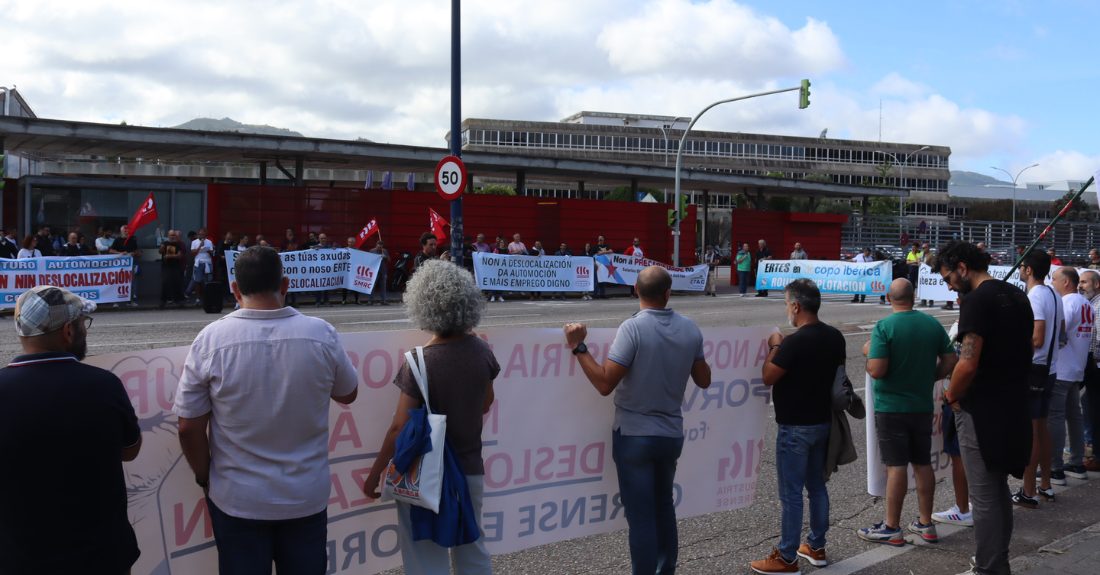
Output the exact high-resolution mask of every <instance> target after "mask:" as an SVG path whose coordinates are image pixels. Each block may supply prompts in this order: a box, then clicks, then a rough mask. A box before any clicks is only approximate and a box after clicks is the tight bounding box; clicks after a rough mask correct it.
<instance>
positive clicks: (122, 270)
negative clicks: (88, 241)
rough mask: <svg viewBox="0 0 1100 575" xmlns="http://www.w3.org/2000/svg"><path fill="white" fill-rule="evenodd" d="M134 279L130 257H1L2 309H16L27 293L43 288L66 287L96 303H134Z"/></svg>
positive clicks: (0, 297)
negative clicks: (17, 258)
mask: <svg viewBox="0 0 1100 575" xmlns="http://www.w3.org/2000/svg"><path fill="white" fill-rule="evenodd" d="M133 279H134V260H133V258H131V257H130V256H74V257H48V258H27V259H22V260H9V259H4V258H0V308H4V307H15V300H17V299H19V296H20V295H22V293H23V292H25V291H27V290H29V289H31V288H32V287H35V286H39V285H52V286H56V287H59V288H65V289H67V290H69V291H71V292H73V293H75V294H77V295H79V296H80V297H82V298H84V299H88V300H91V301H94V302H96V303H114V302H120V301H130V295H131V294H130V282H131V281H132V280H133Z"/></svg>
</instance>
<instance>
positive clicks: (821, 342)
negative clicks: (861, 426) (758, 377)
mask: <svg viewBox="0 0 1100 575" xmlns="http://www.w3.org/2000/svg"><path fill="white" fill-rule="evenodd" d="M784 300H785V302H786V306H787V320H788V321H789V322H790V324H791V325H792V326H794V327H796V328H798V331H796V332H794V333H792V334H790V335H788V336H787V337H783V336H782V335H781V334H780V333H778V332H776V333H774V334H772V336H771V337H770V338H768V359H767V361H766V362H765V363H764V370H763V371H764V373H763V379H764V385H768V386H774V389H775V391H774V393H775V395H774V397H775V403H774V405H775V422H776V423H777V424H779V433H778V434H777V436H776V442H775V467H776V477H777V479H778V481H779V501H780V503H781V507H782V521H781V531H780V533H781V535H780V538H779V545H778V546H777V547H776V548H775V549H774V550H773V551H772V554H771V555H770V556H768V558H767V559H762V560H759V561H753V562H752V563H750V564H749V567H750V568H751V569H752V570H753V571H756V572H757V573H765V574H766V573H799V572H800V571H799V569H798V558H799V557H802V558H803V559H806V560H807V561H809V562H810V563H811V564H812V565H815V566H818V567H824V566H825V565H827V564H828V561H827V559H826V557H825V533H826V532H827V531H828V530H829V492H828V490H826V489H825V456H826V453H827V451H828V448H829V435H830V433H831V428H832V417H833V411H832V391H833V381H834V380H835V379H836V376H837V368H838V367H840V366H843V365H844V360H845V350H844V348H845V342H844V336H843V335H842V334H841V333H840V331H839V330H837V329H836V328H835V327H832V326H830V325H826V324H825V323H823V322H822V321H821V320H820V319H818V316H817V312H818V310H819V309H821V292H820V291H819V290H818V288H817V285H815V284H814V282H813V281H812V280H809V279H806V278H800V279H796V280H794V281H792V282H791V283H789V284H787V287H786V288H785V290H784ZM803 490H805V491H806V492H807V494H808V495H809V501H810V536H809V538H807V539H806V542H805V543H801V539H802V492H803ZM799 543H801V545H799Z"/></svg>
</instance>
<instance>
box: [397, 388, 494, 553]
mask: <svg viewBox="0 0 1100 575" xmlns="http://www.w3.org/2000/svg"><path fill="white" fill-rule="evenodd" d="M409 415H410V416H411V419H409V422H408V423H406V424H405V427H403V428H402V429H401V433H400V434H399V435H398V436H397V441H396V443H395V448H396V451H395V452H394V456H393V465H394V468H396V469H397V471H398V473H405V472H406V471H408V468H409V465H411V464H412V462H413V460H414V459H415V458H416V457H418V456H420V455H423V454H425V453H428V452H429V451H431V450H432V438H431V434H432V427H431V425H430V424H429V423H428V410H427V408H425V407H424V406H421V407H419V408H417V409H410V410H409ZM410 516H411V518H412V532H413V540H414V541H423V540H425V539H431V540H432V541H433V542H435V543H436V544H437V545H439V546H440V547H455V546H458V545H465V544H467V543H473V542H475V541H477V540H478V539H479V538H480V537H481V531H480V529H479V528H478V524H477V518H476V517H475V516H474V503H473V500H472V499H470V486H469V484H467V483H466V472H465V471H464V470H463V469H462V462H461V461H459V459H458V453H457V452H456V451H455V448H454V446H453V445H451V442H450V441H446V442H444V445H443V491H442V494H441V495H440V498H439V513H434V512H433V511H432V510H431V509H426V508H424V507H417V506H412V507H411V508H410Z"/></svg>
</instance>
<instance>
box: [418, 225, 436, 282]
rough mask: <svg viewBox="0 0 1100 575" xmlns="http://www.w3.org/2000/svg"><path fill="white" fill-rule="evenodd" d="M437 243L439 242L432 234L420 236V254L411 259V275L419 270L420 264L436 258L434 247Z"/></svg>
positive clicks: (425, 233)
mask: <svg viewBox="0 0 1100 575" xmlns="http://www.w3.org/2000/svg"><path fill="white" fill-rule="evenodd" d="M438 241H439V240H438V239H437V238H436V237H435V234H433V233H432V232H424V233H422V234H420V252H419V253H417V254H416V257H415V258H413V273H416V270H418V269H420V264H423V263H424V262H426V261H428V260H433V259H435V258H436V257H437V256H436V255H435V246H436V242H438Z"/></svg>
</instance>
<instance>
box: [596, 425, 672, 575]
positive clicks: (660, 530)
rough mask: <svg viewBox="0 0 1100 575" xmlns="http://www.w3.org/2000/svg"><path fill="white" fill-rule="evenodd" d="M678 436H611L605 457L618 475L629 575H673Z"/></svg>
mask: <svg viewBox="0 0 1100 575" xmlns="http://www.w3.org/2000/svg"><path fill="white" fill-rule="evenodd" d="M683 447H684V438H683V437H655V436H649V435H623V434H621V433H619V431H618V430H615V431H614V433H612V435H611V458H612V459H614V460H615V468H616V470H618V475H619V497H620V498H621V499H622V502H623V512H624V513H625V514H626V524H627V527H628V539H629V541H630V564H631V566H632V569H633V573H634V575H649V574H652V573H661V575H671V574H673V573H675V572H676V551H677V547H678V546H679V541H678V538H677V535H676V507H675V504H674V502H673V493H672V492H673V487H672V484H673V481H674V479H675V478H676V460H677V459H679V458H680V452H681V451H682V450H683Z"/></svg>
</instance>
